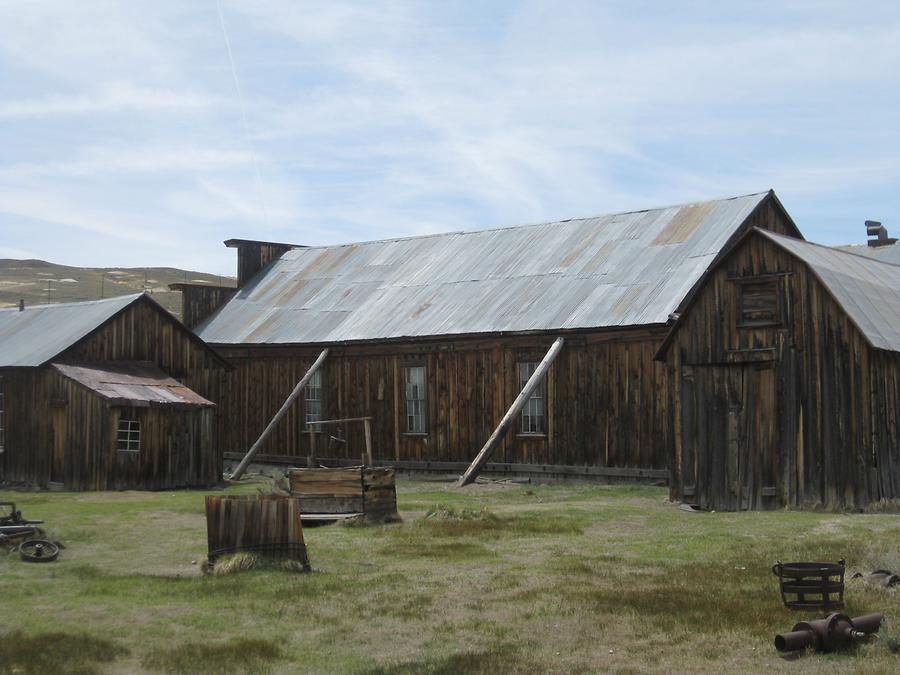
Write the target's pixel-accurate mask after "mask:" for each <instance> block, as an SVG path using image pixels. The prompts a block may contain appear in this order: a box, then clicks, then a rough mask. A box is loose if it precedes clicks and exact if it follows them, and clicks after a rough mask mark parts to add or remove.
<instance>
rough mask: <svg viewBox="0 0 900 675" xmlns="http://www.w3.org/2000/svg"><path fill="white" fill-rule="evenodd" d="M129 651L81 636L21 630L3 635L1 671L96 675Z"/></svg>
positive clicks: (0, 653) (0, 660)
mask: <svg viewBox="0 0 900 675" xmlns="http://www.w3.org/2000/svg"><path fill="white" fill-rule="evenodd" d="M127 654H128V650H126V649H125V648H123V647H120V646H119V645H117V644H115V643H114V642H111V641H109V640H102V639H99V638H94V637H90V636H89V635H84V634H77V633H62V632H53V633H37V634H35V635H23V634H22V633H21V632H20V631H14V632H12V633H7V634H6V635H0V672H2V673H22V674H23V675H27V674H29V673H40V674H42V675H43V673H70V674H71V675H92V674H93V673H98V672H100V666H101V665H102V664H108V663H112V662H113V661H115V660H116V659H118V658H119V657H121V656H125V655H127Z"/></svg>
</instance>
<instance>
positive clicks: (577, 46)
mask: <svg viewBox="0 0 900 675" xmlns="http://www.w3.org/2000/svg"><path fill="white" fill-rule="evenodd" d="M220 9H221V18H220V13H219V10H220ZM222 19H224V24H225V27H226V33H223V29H222ZM226 34H227V37H228V43H226V40H225V35H226ZM229 46H230V51H231V56H232V58H233V62H234V65H235V72H236V75H237V78H236V79H235V76H234V73H233V72H232V68H231V60H230V59H229V50H228V47H229ZM236 85H237V86H236ZM239 92H240V93H239ZM242 103H243V104H242ZM769 187H773V188H774V189H775V190H776V192H777V193H778V195H779V196H780V197H781V199H782V201H783V202H784V204H785V206H786V207H787V208H788V210H789V211H790V213H791V214H792V215H793V216H794V219H795V220H796V221H797V223H798V224H799V225H800V227H801V229H802V230H803V231H804V233H805V234H806V236H807V237H808V238H809V239H813V240H816V241H821V242H824V243H853V242H861V241H863V239H864V228H863V225H862V223H863V220H865V219H867V218H872V219H879V220H882V221H883V222H884V223H885V225H886V226H887V227H888V229H889V230H890V231H891V232H892V234H894V235H895V236H896V235H897V234H900V3H896V2H885V3H867V2H852V3H850V2H847V3H837V2H828V1H816V2H796V3H784V2H779V3H771V4H768V5H767V4H766V3H762V2H727V3H698V2H690V1H686V2H679V3H669V2H639V1H637V2H617V1H614V2H600V1H595V2H590V1H585V2H578V1H572V2H566V1H563V0H558V1H556V2H499V1H497V2H488V1H485V0H481V1H480V2H456V3H450V2H403V1H399V0H398V1H396V2H375V1H374V0H370V1H366V2H358V3H354V2H343V1H341V0H329V1H327V2H324V1H322V2H298V1H294V2H276V1H274V0H246V1H244V0H221V2H220V3H219V5H218V6H217V3H216V1H215V0H195V1H194V0H191V1H189V0H181V1H179V0H155V1H154V2H136V1H126V0H121V1H119V2H112V1H106V0H78V2H71V1H69V0H65V1H63V0H59V1H47V0H29V1H27V2H25V1H20V0H0V257H35V258H43V259H47V260H52V261H54V262H61V263H66V264H72V265H84V266H141V265H148V266H149V265H154V266H155V265H170V266H175V267H185V268H190V269H196V270H203V271H210V272H215V273H219V274H225V273H228V274H232V273H233V270H234V252H233V251H231V250H228V249H225V248H224V247H223V246H222V243H221V242H222V240H224V239H226V238H230V237H243V238H250V239H270V240H275V241H288V242H292V243H301V244H325V243H337V242H346V241H356V240H364V239H373V238H382V237H393V236H407V235H416V234H426V233H431V232H441V231H448V230H460V229H480V228H485V227H491V226H501V225H511V224H517V223H529V222H536V221H541V220H552V219H560V218H567V217H574V216H587V215H593V214H600V213H609V212H615V211H623V210H631V209H641V208H648V207H653V206H662V205H667V204H675V203H681V202H688V201H693V200H699V199H708V198H714V197H719V196H727V195H733V194H742V193H747V192H755V191H759V190H763V189H767V188H769Z"/></svg>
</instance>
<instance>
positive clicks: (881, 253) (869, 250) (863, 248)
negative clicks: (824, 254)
mask: <svg viewBox="0 0 900 675" xmlns="http://www.w3.org/2000/svg"><path fill="white" fill-rule="evenodd" d="M834 248H836V249H838V250H839V251H846V252H847V253H856V254H857V255H864V256H866V257H867V258H873V259H874V260H880V261H881V262H886V263H891V264H892V265H900V242H898V243H896V244H890V245H888V246H869V245H868V244H847V245H845V246H835V247H834Z"/></svg>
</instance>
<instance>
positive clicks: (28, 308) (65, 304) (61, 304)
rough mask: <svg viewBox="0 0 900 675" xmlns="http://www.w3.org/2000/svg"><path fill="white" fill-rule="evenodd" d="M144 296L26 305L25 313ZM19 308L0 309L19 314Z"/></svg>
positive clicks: (130, 299) (0, 309) (116, 296)
mask: <svg viewBox="0 0 900 675" xmlns="http://www.w3.org/2000/svg"><path fill="white" fill-rule="evenodd" d="M142 295H145V293H144V292H141V293H129V294H128V295H115V296H113V297H111V298H97V299H96V300H76V301H75V302H52V303H49V304H41V305H25V311H29V312H33V311H34V310H36V309H52V308H54V307H73V306H75V305H99V304H102V303H107V302H113V301H118V302H122V301H124V300H126V299H128V300H129V301H132V300H137V299H138V298H139V297H141V296H142ZM18 311H20V310H19V307H18V306H17V305H13V306H12V307H0V312H18Z"/></svg>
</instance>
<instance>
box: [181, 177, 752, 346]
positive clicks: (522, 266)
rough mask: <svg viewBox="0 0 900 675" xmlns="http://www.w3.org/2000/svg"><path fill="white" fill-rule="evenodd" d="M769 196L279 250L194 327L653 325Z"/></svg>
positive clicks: (286, 335) (246, 337) (281, 335)
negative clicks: (278, 255)
mask: <svg viewBox="0 0 900 675" xmlns="http://www.w3.org/2000/svg"><path fill="white" fill-rule="evenodd" d="M769 194H770V193H768V192H761V193H756V194H751V195H744V196H741V197H733V198H730V199H722V200H716V201H711V202H703V203H698V204H686V205H682V206H672V207H667V208H660V209H653V210H649V211H636V212H631V213H620V214H613V215H606V216H598V217H594V218H584V219H579V220H567V221H561V222H552V223H541V224H538V225H527V226H522V227H513V228H504V229H494V230H483V231H478V232H454V233H449V234H440V235H432V236H426V237H415V238H408V239H392V240H385V241H373V242H365V243H359V244H347V245H341V246H326V247H315V248H306V249H297V250H292V251H288V252H287V253H285V254H284V255H283V256H282V257H281V258H280V259H279V260H278V261H276V262H275V263H273V264H272V265H271V266H270V267H269V268H267V269H266V271H265V272H263V273H262V274H260V275H258V276H257V277H255V278H254V279H253V281H251V282H250V283H249V284H248V285H247V286H245V287H244V288H242V289H241V290H240V291H238V293H237V294H236V295H235V296H234V298H232V299H231V301H230V302H228V304H227V305H225V307H223V308H222V309H221V310H220V311H219V312H218V313H216V314H215V315H214V316H212V317H211V318H210V319H209V320H208V321H207V322H206V323H205V324H203V325H201V326H200V327H198V329H197V332H198V334H199V335H200V337H202V338H203V339H204V340H206V341H207V342H209V343H212V344H239V343H251V344H287V343H329V342H348V341H358V340H375V339H387V338H404V337H421V336H428V335H459V334H471V333H496V332H507V331H509V332H519V331H544V330H556V329H569V328H598V327H606V326H633V325H647V324H661V323H665V322H666V320H667V319H668V316H669V314H670V313H671V312H672V311H674V310H675V309H676V308H677V307H678V305H679V304H680V302H681V301H682V299H683V298H684V297H685V295H686V294H687V292H688V291H689V290H690V288H691V287H692V286H693V285H694V283H695V282H696V281H697V280H698V279H699V278H700V276H701V275H702V274H703V272H704V271H705V270H706V269H707V267H708V266H709V265H710V263H711V262H712V261H713V259H714V258H715V257H716V255H718V253H719V252H720V251H721V249H722V247H723V246H724V245H725V244H726V243H727V241H728V239H729V238H730V237H731V236H732V235H733V234H734V233H735V231H736V230H737V229H738V228H739V226H740V225H741V224H742V223H743V222H744V221H745V220H746V219H747V217H748V216H749V215H750V214H751V212H752V211H753V210H754V209H755V208H756V207H757V206H758V205H759V204H760V202H762V201H763V200H764V199H765V198H766V197H767V196H768V195H769Z"/></svg>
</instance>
